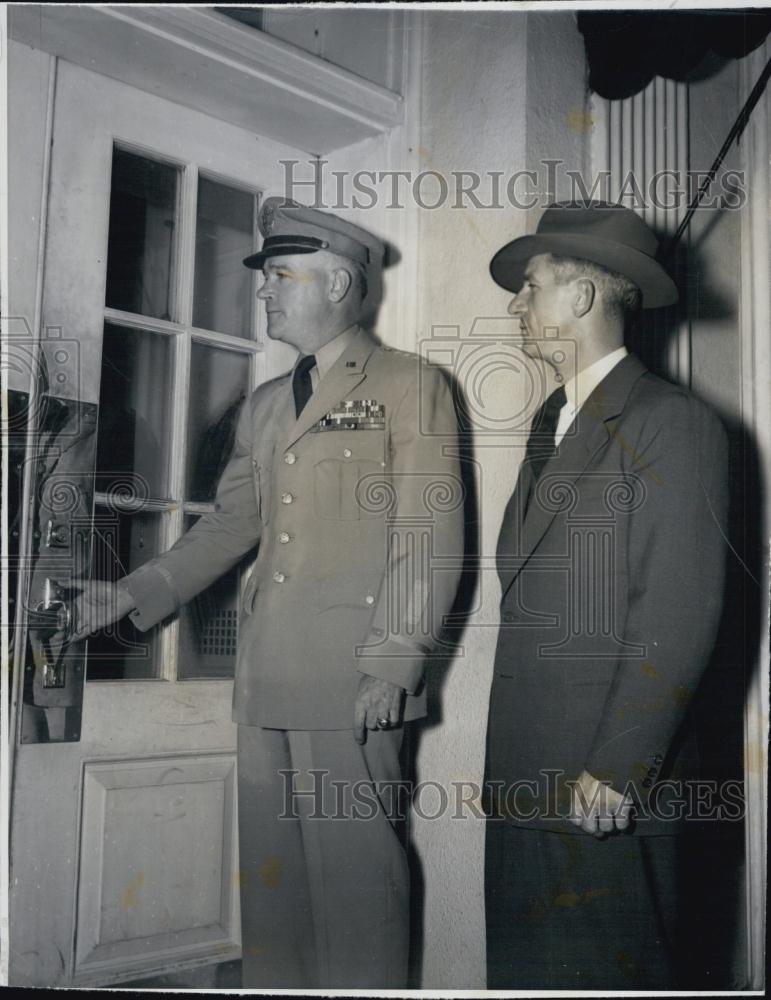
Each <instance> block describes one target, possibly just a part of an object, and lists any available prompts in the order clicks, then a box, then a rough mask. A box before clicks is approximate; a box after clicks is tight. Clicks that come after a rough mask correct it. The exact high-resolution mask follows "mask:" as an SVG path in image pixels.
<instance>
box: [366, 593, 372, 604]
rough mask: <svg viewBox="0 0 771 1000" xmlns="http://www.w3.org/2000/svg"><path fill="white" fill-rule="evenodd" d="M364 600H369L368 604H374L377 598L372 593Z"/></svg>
mask: <svg viewBox="0 0 771 1000" xmlns="http://www.w3.org/2000/svg"><path fill="white" fill-rule="evenodd" d="M364 600H365V601H366V602H367V604H374V603H375V598H374V597H373V596H372V594H367V596H366V597H365V598H364Z"/></svg>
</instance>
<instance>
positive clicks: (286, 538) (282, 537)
mask: <svg viewBox="0 0 771 1000" xmlns="http://www.w3.org/2000/svg"><path fill="white" fill-rule="evenodd" d="M278 540H279V541H280V542H281V544H282V545H286V543H287V542H288V541H289V532H288V531H282V532H281V534H280V535H279V536H278Z"/></svg>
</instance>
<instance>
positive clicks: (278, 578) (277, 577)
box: [273, 570, 286, 583]
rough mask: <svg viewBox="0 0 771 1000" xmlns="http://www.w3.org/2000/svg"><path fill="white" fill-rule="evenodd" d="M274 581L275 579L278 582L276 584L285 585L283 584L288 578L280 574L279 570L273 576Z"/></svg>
mask: <svg viewBox="0 0 771 1000" xmlns="http://www.w3.org/2000/svg"><path fill="white" fill-rule="evenodd" d="M273 579H274V580H275V581H276V583H283V582H284V580H286V577H285V576H284V574H283V573H280V572H278V570H277V571H276V572H275V573H274V574H273Z"/></svg>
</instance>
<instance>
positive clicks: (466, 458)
mask: <svg viewBox="0 0 771 1000" xmlns="http://www.w3.org/2000/svg"><path fill="white" fill-rule="evenodd" d="M445 375H446V377H447V379H448V381H449V383H450V386H451V388H452V393H453V399H454V401H455V410H456V415H457V418H458V427H459V429H460V430H459V436H458V440H459V448H460V474H461V479H462V481H463V487H464V490H465V504H464V525H465V530H464V539H463V566H462V570H461V577H460V582H459V584H458V591H457V593H456V596H455V602H454V604H453V606H452V609H451V610H450V613H449V615H448V624H447V626H446V628H445V630H444V632H443V634H442V636H441V639H442V642H443V643H444V644H446V646H447V647H448V652H447V654H446V655H445V656H442V657H440V658H437V659H432V660H431V666H430V669H429V670H427V671H426V680H425V684H426V700H427V705H428V714H427V716H426V718H425V719H420V720H418V721H417V722H416V723H414V724H413V725H411V726H408V727H407V732H406V733H405V736H406V739H405V742H404V748H403V760H402V763H403V767H404V770H403V774H404V775H405V777H406V778H407V780H408V781H412V780H414V777H415V762H416V760H417V756H418V750H419V747H420V740H421V738H422V734H423V732H424V731H425V730H426V729H432V728H434V727H435V726H438V725H441V723H442V721H443V720H442V716H441V706H442V691H443V688H444V685H445V683H446V680H447V675H448V673H449V670H450V668H451V666H452V664H453V662H454V656H453V654H452V651H451V648H452V647H456V646H458V645H460V643H461V639H462V637H463V633H464V631H465V629H466V627H467V625H468V623H469V621H470V618H471V615H472V612H473V606H474V595H475V593H476V587H477V574H478V565H479V555H480V551H479V550H480V523H479V498H478V496H477V489H476V481H475V474H474V469H475V464H474V443H473V433H472V428H473V422H472V419H471V416H470V411H469V407H468V403H467V400H466V395H465V392H464V390H463V389H462V388H461V385H460V383H459V382H458V380H457V379H456V378H455V377H454V376H453V375H450V374H449V373H447V372H446V371H445ZM408 833H409V831H408ZM406 847H407V854H408V858H409V865H410V879H411V886H412V888H411V896H410V967H409V978H408V988H409V989H420V988H421V983H422V979H423V951H424V941H425V928H424V909H425V876H424V873H423V867H422V864H421V861H420V858H419V856H418V854H417V852H416V851H415V848H414V846H413V844H412V842H411V840H410V838H409V836H408V838H407V844H406Z"/></svg>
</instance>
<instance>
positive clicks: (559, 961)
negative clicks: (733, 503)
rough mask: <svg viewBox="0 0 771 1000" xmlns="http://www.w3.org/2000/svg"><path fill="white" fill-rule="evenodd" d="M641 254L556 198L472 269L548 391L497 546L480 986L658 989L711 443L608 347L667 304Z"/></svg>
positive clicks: (618, 218) (719, 566) (646, 247)
mask: <svg viewBox="0 0 771 1000" xmlns="http://www.w3.org/2000/svg"><path fill="white" fill-rule="evenodd" d="M656 250H657V241H656V238H655V236H654V235H653V233H652V232H651V231H650V230H649V229H648V227H647V226H646V225H645V224H644V222H643V221H642V220H641V219H640V218H638V217H637V216H636V215H635V214H634V213H633V212H631V211H630V210H629V209H626V208H623V207H621V206H617V205H608V204H605V203H597V202H593V203H586V204H583V203H561V204H556V205H552V206H550V207H549V208H548V209H547V210H546V212H545V213H544V215H543V217H542V219H541V221H540V223H539V225H538V228H537V231H536V233H535V235H532V236H526V237H523V238H521V239H516V240H514V241H513V242H511V243H509V244H507V245H506V246H504V247H503V248H502V249H501V250H499V251H498V253H497V254H496V255H495V257H494V258H493V260H492V262H491V265H490V268H491V274H492V277H493V279H494V280H495V281H496V282H497V283H498V284H499V285H501V286H502V287H504V288H506V289H509V290H511V291H514V292H516V296H515V298H514V299H513V300H512V302H511V305H510V307H509V312H510V313H511V314H512V315H513V316H515V317H516V318H517V319H518V320H519V322H520V327H521V332H522V337H523V349H524V351H525V352H526V353H527V354H528V355H530V356H531V357H532V358H537V359H540V360H541V361H543V362H544V365H545V370H546V372H547V373H548V374H547V381H548V382H549V383H550V384H549V387H548V390H547V395H548V398H547V399H546V401H545V403H544V404H543V406H542V407H541V408H540V409H539V411H538V412H537V413H536V415H535V418H534V419H533V423H532V429H531V433H530V437H529V439H528V443H527V451H526V456H525V460H524V462H523V464H522V467H521V470H520V473H519V479H518V482H517V486H516V489H515V491H514V494H513V496H512V497H511V499H510V501H509V503H508V506H507V508H506V512H505V515H504V520H503V524H502V528H501V533H500V538H499V543H498V551H497V566H498V572H499V576H500V580H501V586H502V600H501V626H500V633H499V641H498V647H497V652H496V660H495V671H494V678H493V684H492V690H491V696H490V715H489V727H488V741H487V765H486V780H487V783H488V784H487V787H488V790H489V791H490V794H491V813H492V815H491V818H489V819H488V822H487V840H486V862H485V865H486V879H485V882H486V893H485V895H486V913H487V953H488V986H489V987H490V988H520V989H523V988H529V989H533V988H539V989H571V988H572V989H578V988H583V989H620V988H634V989H653V988H667V987H670V988H671V987H672V986H673V985H674V984H673V971H672V970H673V955H672V943H673V934H674V933H675V930H676V917H677V902H678V900H677V893H676V877H677V849H678V841H679V836H678V832H679V831H680V830H681V829H682V822H680V823H676V822H674V821H673V820H674V819H675V818H676V817H677V818H679V819H681V820H683V816H682V814H683V812H684V810H683V808H682V806H683V801H682V798H681V797H680V793H679V789H680V786H675V785H673V784H671V782H670V783H669V784H664V783H663V782H662V780H661V779H664V778H669V779H671V778H672V776H673V775H677V774H678V773H681V770H682V769H681V770H678V768H679V763H678V753H677V752H675V751H676V749H677V751H679V750H680V747H681V744H683V743H684V742H686V743H687V741H684V739H683V738H682V731H679V730H682V727H681V722H682V720H683V718H684V715H685V710H686V706H687V704H688V702H689V699H690V697H691V695H692V693H693V691H694V689H695V687H696V686H697V684H698V682H699V677H700V674H701V672H702V670H703V669H704V667H705V666H706V664H707V660H708V657H709V654H710V651H711V647H712V644H713V641H714V637H715V634H716V629H717V624H718V619H719V616H720V609H721V602H722V591H723V575H724V558H725V553H724V530H725V520H726V508H727V469H726V464H727V444H726V435H725V433H724V431H723V428H722V426H721V424H720V422H719V420H718V419H717V417H716V416H715V415H714V414H713V413H712V411H711V410H710V409H708V408H707V407H706V406H705V405H704V404H703V403H701V402H700V401H699V400H697V399H696V398H695V397H694V396H693V395H692V394H691V393H690V392H688V391H687V390H686V389H684V388H682V387H680V386H676V385H673V384H670V383H668V382H665V381H663V380H662V379H659V378H657V377H655V376H654V375H652V374H651V373H650V372H649V371H647V370H646V368H645V367H644V366H643V365H642V364H641V362H640V361H639V360H637V358H635V357H634V356H632V355H630V354H628V353H627V351H626V349H625V347H624V332H625V328H627V327H628V326H629V324H630V323H631V322H632V321H633V320H634V318H635V315H636V313H637V311H638V309H639V308H640V307H642V308H654V307H657V306H665V305H669V304H671V303H673V302H675V301H676V299H677V293H676V289H675V286H674V284H673V283H672V281H671V280H670V278H669V277H668V275H667V274H666V273H665V271H664V270H663V269H662V267H661V266H660V265H659V263H658V262H657V260H656ZM676 734H677V739H675V737H676ZM675 744H676V747H675ZM680 756H682V753H680ZM656 779H659V781H658V782H657V780H656ZM665 792H667V793H670V794H669V797H668V798H667V797H666V796H665V794H664V793H665ZM685 805H686V806H687V803H685ZM685 811H687V809H686V810H685ZM686 819H687V817H686ZM685 821H686V820H683V822H685Z"/></svg>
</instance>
